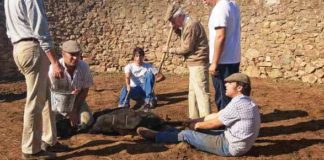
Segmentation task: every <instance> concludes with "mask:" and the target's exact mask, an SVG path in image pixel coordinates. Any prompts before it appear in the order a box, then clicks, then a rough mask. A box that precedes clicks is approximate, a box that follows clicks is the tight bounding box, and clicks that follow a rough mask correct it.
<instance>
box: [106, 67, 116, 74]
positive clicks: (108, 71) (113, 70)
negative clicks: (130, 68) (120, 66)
mask: <svg viewBox="0 0 324 160" xmlns="http://www.w3.org/2000/svg"><path fill="white" fill-rule="evenodd" d="M117 71H118V70H117V68H116V67H112V68H107V69H106V72H107V73H115V72H117Z"/></svg>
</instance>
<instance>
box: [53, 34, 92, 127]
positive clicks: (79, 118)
mask: <svg viewBox="0 0 324 160" xmlns="http://www.w3.org/2000/svg"><path fill="white" fill-rule="evenodd" d="M80 57H81V50H80V46H79V44H78V43H77V42H76V41H72V40H69V41H66V42H64V43H63V45H62V58H61V59H60V60H59V63H60V64H61V65H62V66H63V68H64V78H62V79H56V78H55V77H53V76H51V75H52V74H51V72H52V68H50V69H49V78H50V81H51V97H52V102H53V101H56V100H57V98H58V97H57V96H58V94H60V93H67V94H61V95H59V96H62V95H63V98H62V97H61V98H62V99H63V100H67V101H69V100H71V99H68V98H67V97H64V96H74V98H73V99H74V103H73V102H72V103H73V108H72V109H71V110H69V111H66V110H65V109H62V108H64V107H66V106H67V105H68V103H69V102H64V103H56V104H53V103H52V107H53V109H54V110H55V111H56V112H57V113H58V114H60V115H63V116H64V117H67V118H69V119H70V121H71V122H72V126H74V127H76V126H78V127H79V129H80V128H86V127H87V126H89V125H91V123H92V121H93V116H92V113H91V112H90V110H89V107H88V105H87V103H86V101H85V99H86V97H87V95H88V91H89V88H90V87H91V86H92V85H93V79H92V75H91V73H90V69H89V66H88V64H87V63H86V62H84V61H82V60H81V59H80ZM65 98H66V99H65ZM53 99H56V100H53ZM73 99H72V101H73ZM54 103H55V102H54ZM59 104H64V105H65V106H57V105H59ZM55 108H56V109H55Z"/></svg>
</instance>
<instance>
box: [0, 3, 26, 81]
mask: <svg viewBox="0 0 324 160" xmlns="http://www.w3.org/2000/svg"><path fill="white" fill-rule="evenodd" d="M21 76H22V75H21V74H20V73H19V72H18V70H17V67H16V65H15V62H14V60H13V57H12V46H11V43H10V41H9V39H8V38H7V35H6V23H5V13H4V9H3V0H0V81H1V80H5V79H12V78H18V77H19V78H20V77H21Z"/></svg>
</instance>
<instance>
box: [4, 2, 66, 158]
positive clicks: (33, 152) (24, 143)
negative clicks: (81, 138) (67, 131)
mask: <svg viewBox="0 0 324 160" xmlns="http://www.w3.org/2000/svg"><path fill="white" fill-rule="evenodd" d="M4 10H5V14H6V26H7V35H8V37H9V38H10V40H11V42H12V44H13V57H14V60H15V63H16V65H17V67H18V69H19V71H20V72H21V73H22V74H23V75H24V77H25V79H26V86H27V97H26V105H25V108H24V121H23V130H22V140H21V150H22V159H38V158H39V159H40V158H43V159H54V158H55V157H56V155H55V154H54V153H52V152H48V151H44V150H42V148H41V143H42V142H45V143H47V144H50V145H51V148H52V149H54V148H55V150H56V151H58V150H64V149H65V148H66V147H62V145H61V144H60V143H58V141H57V137H56V134H55V133H56V128H55V123H54V117H53V114H52V112H51V108H50V105H48V104H49V103H48V100H49V92H48V83H49V81H48V78H47V72H48V67H49V65H51V67H52V68H53V76H55V77H56V78H62V77H63V69H62V66H61V65H60V64H59V63H58V60H57V59H56V58H55V53H54V52H53V41H52V38H51V35H50V32H49V29H48V22H47V17H46V11H45V7H44V2H43V0H33V1H21V0H5V1H4Z"/></svg>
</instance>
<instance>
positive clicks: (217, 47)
mask: <svg viewBox="0 0 324 160" xmlns="http://www.w3.org/2000/svg"><path fill="white" fill-rule="evenodd" d="M225 34H226V33H225V28H221V29H217V30H216V37H215V44H214V56H213V59H212V63H213V64H218V62H219V59H220V57H221V55H222V53H223V50H224V44H225Z"/></svg>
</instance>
